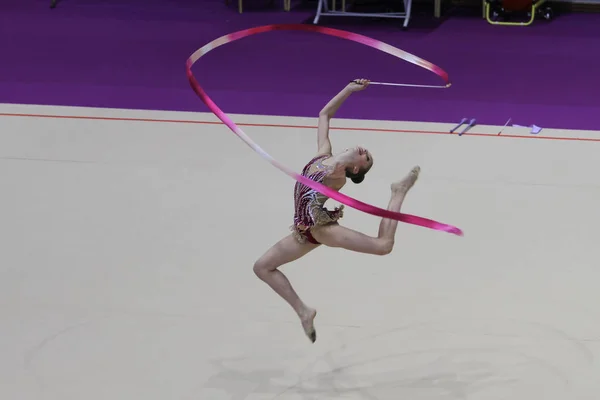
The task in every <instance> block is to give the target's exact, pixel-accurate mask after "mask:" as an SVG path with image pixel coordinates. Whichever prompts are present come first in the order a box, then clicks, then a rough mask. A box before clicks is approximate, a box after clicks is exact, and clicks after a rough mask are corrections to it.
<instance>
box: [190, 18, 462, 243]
mask: <svg viewBox="0 0 600 400" xmlns="http://www.w3.org/2000/svg"><path fill="white" fill-rule="evenodd" d="M275 30H299V31H307V32H317V33H322V34H325V35H329V36H336V37H339V38H341V39H346V40H351V41H353V42H357V43H361V44H364V45H365V46H369V47H373V48H375V49H377V50H380V51H383V52H385V53H388V54H390V55H392V56H394V57H397V58H400V59H403V60H405V61H408V62H411V63H413V64H416V65H418V66H420V67H423V68H425V69H427V70H429V71H431V72H433V73H435V74H436V75H438V76H440V77H441V78H442V79H443V80H444V82H445V83H446V86H450V81H449V79H448V74H447V73H446V72H445V71H444V70H443V69H441V68H440V67H438V66H436V65H434V64H432V63H430V62H429V61H425V60H423V59H421V58H419V57H417V56H415V55H413V54H410V53H407V52H405V51H404V50H400V49H398V48H396V47H393V46H391V45H389V44H386V43H383V42H381V41H379V40H375V39H372V38H369V37H367V36H363V35H359V34H356V33H352V32H347V31H342V30H338V29H332V28H324V27H321V26H316V25H302V24H278V25H265V26H260V27H256V28H251V29H246V30H242V31H239V32H234V33H230V34H228V35H225V36H222V37H220V38H218V39H215V40H213V41H212V42H210V43H207V44H206V45H204V46H203V47H201V48H200V49H198V50H196V51H195V52H194V53H193V54H192V55H191V56H190V57H189V58H188V60H187V62H186V73H187V77H188V79H189V82H190V85H191V87H192V89H193V90H194V92H196V94H197V95H198V96H199V97H200V99H201V100H202V101H203V102H204V104H206V106H207V107H208V108H209V109H210V110H211V111H212V112H213V113H214V114H215V115H216V116H217V117H218V118H219V119H220V120H221V121H222V122H223V123H224V124H225V125H227V126H228V127H229V129H231V131H232V132H233V133H235V134H236V135H237V136H238V137H239V138H240V139H242V140H243V141H244V142H245V143H246V144H247V145H248V146H250V147H251V148H252V149H253V150H254V151H256V152H257V153H258V154H259V155H260V156H261V157H263V158H264V159H265V160H267V161H269V162H270V163H271V164H272V165H274V166H275V167H276V168H278V169H279V170H281V171H282V172H284V173H286V174H287V175H289V176H291V177H292V178H294V179H295V180H297V181H298V182H301V183H303V184H304V185H306V186H308V187H310V188H312V189H314V190H316V191H318V192H320V193H322V194H324V195H326V196H327V197H329V198H332V199H334V200H337V201H339V202H340V203H342V204H345V205H347V206H349V207H352V208H355V209H357V210H360V211H363V212H365V213H368V214H371V215H376V216H379V217H383V218H389V219H393V220H396V221H400V222H405V223H408V224H413V225H418V226H422V227H425V228H430V229H435V230H439V231H444V232H449V233H452V234H455V235H459V236H462V235H463V232H462V231H461V230H460V229H459V228H457V227H455V226H452V225H447V224H443V223H440V222H437V221H433V220H430V219H427V218H422V217H418V216H415V215H409V214H403V213H396V212H392V211H389V210H386V209H383V208H379V207H376V206H373V205H371V204H367V203H363V202H362V201H359V200H356V199H354V198H352V197H349V196H346V195H345V194H342V193H340V192H339V191H337V190H333V189H331V188H329V187H327V186H325V185H323V184H321V183H319V182H315V181H313V180H310V179H308V178H306V177H304V176H302V175H300V174H298V173H296V172H294V171H292V170H291V169H290V168H288V167H286V166H285V165H283V164H281V163H280V162H278V161H277V160H275V159H274V158H273V157H271V156H270V155H269V154H268V153H267V152H266V151H264V150H263V149H262V148H261V147H260V146H259V145H258V144H256V143H255V142H254V141H253V140H252V139H250V137H248V135H246V133H245V132H244V131H242V130H241V129H240V128H239V127H238V126H237V125H236V124H235V123H234V122H233V121H232V120H231V119H230V118H229V117H228V116H227V115H226V114H225V113H224V112H223V111H222V110H221V109H220V108H219V107H218V106H217V105H216V104H215V103H214V102H213V101H212V99H211V98H210V97H208V95H207V94H206V92H205V91H204V89H202V87H201V86H200V84H199V83H198V81H197V80H196V78H195V77H194V74H192V66H193V65H194V64H195V63H196V61H198V59H200V57H202V56H204V55H205V54H206V53H208V52H209V51H211V50H213V49H215V48H217V47H219V46H222V45H224V44H226V43H230V42H233V41H235V40H239V39H242V38H244V37H247V36H251V35H256V34H258V33H264V32H269V31H275Z"/></svg>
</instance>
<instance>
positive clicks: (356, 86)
mask: <svg viewBox="0 0 600 400" xmlns="http://www.w3.org/2000/svg"><path fill="white" fill-rule="evenodd" d="M370 82H371V81H370V80H368V79H355V80H353V81H352V82H350V83H349V84H348V89H350V90H351V91H353V92H359V91H361V90H365V89H366V88H367V86H369V83H370Z"/></svg>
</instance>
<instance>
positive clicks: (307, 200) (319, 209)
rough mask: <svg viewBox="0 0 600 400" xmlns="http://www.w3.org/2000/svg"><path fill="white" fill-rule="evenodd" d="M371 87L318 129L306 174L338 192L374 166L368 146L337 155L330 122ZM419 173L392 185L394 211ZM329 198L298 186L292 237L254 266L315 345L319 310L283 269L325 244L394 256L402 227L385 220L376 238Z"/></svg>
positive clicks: (362, 84) (330, 112)
mask: <svg viewBox="0 0 600 400" xmlns="http://www.w3.org/2000/svg"><path fill="white" fill-rule="evenodd" d="M368 85H369V81H368V80H366V79H357V80H355V81H352V82H351V83H350V84H348V85H347V86H346V87H345V88H344V89H343V90H342V91H341V92H340V93H338V94H337V95H336V96H335V97H334V98H333V99H331V101H330V102H329V103H327V105H326V106H325V107H324V108H323V109H322V110H321V112H320V113H319V124H318V130H317V148H318V150H317V154H316V156H315V157H314V158H313V159H312V160H310V161H309V162H308V164H306V166H305V167H304V169H303V170H302V175H303V176H305V177H307V178H309V179H311V180H314V181H317V182H320V183H322V184H324V185H325V186H328V187H330V188H332V189H334V190H338V191H339V190H340V189H341V188H342V187H343V186H344V185H345V184H346V179H347V178H350V179H351V180H352V182H354V183H360V182H362V181H363V179H364V178H365V174H366V173H367V172H368V171H369V170H370V169H371V167H372V166H373V156H372V155H371V153H370V152H369V151H368V150H366V149H364V148H362V147H355V148H352V149H346V150H345V151H343V152H341V153H338V154H335V155H333V154H332V149H331V142H330V140H329V122H330V120H331V118H333V116H334V115H335V113H336V111H337V110H338V109H339V108H340V106H341V105H342V103H343V102H344V101H345V100H346V99H347V98H348V97H349V96H350V95H351V94H352V93H353V92H358V91H361V90H364V89H365V88H366V87H367V86H368ZM419 172H420V168H419V167H418V166H417V167H414V168H413V169H412V170H411V171H410V172H409V173H408V175H407V176H406V177H404V179H402V180H400V181H398V182H395V183H393V184H392V185H391V192H392V194H391V199H390V202H389V204H388V210H390V211H394V212H400V208H401V206H402V203H403V201H404V197H405V196H406V194H407V193H408V191H409V190H410V188H411V187H412V186H413V185H414V183H415V182H416V180H417V178H418V176H419ZM327 199H328V197H326V196H324V195H323V194H321V193H319V192H317V191H315V190H313V189H311V188H309V187H308V186H306V185H304V184H301V183H300V182H297V183H296V186H295V189H294V203H295V215H294V224H293V225H292V227H291V230H292V233H291V234H290V235H288V236H286V237H284V238H283V239H281V240H280V241H279V242H277V243H276V244H275V245H274V246H273V247H271V248H270V249H269V250H267V252H266V253H265V254H264V255H262V256H261V257H260V258H259V259H258V260H257V261H256V262H255V264H254V272H255V274H256V275H257V276H258V277H259V278H260V279H261V280H263V281H264V282H266V283H267V284H268V285H269V286H270V287H271V288H272V289H273V290H274V291H275V292H276V293H277V294H279V296H281V297H282V298H283V299H284V300H285V301H287V302H288V304H289V305H290V306H292V308H293V309H294V311H296V313H297V314H298V317H299V318H300V321H301V322H302V327H303V329H304V332H305V334H306V335H307V336H308V338H309V339H310V340H311V341H312V342H313V343H314V342H315V340H316V339H317V333H316V330H315V328H314V318H315V316H316V315H317V311H316V310H315V309H314V308H311V307H309V306H307V305H306V304H304V302H303V301H302V300H301V299H300V297H299V296H298V294H296V292H295V290H294V289H293V288H292V285H291V284H290V282H289V280H288V279H287V277H286V276H285V275H284V274H283V273H282V272H281V271H279V270H278V268H279V267H280V266H282V265H284V264H287V263H290V262H292V261H295V260H297V259H299V258H300V257H303V256H304V255H306V254H308V253H309V252H310V251H312V250H314V249H316V248H317V247H319V246H320V245H322V244H323V245H325V246H329V247H341V248H344V249H346V250H351V251H356V252H361V253H367V254H376V255H386V254H389V253H390V252H391V251H392V248H393V247H394V236H395V233H396V227H397V226H398V221H395V220H391V219H386V218H383V219H382V220H381V223H380V225H379V232H378V234H377V236H376V237H372V236H367V235H365V234H363V233H360V232H357V231H354V230H352V229H348V228H345V227H343V226H341V225H340V224H339V223H338V222H337V221H338V220H339V219H340V218H341V217H342V214H343V208H344V206H343V205H342V206H340V207H338V208H336V209H335V210H328V209H327V208H325V205H324V204H325V201H326V200H327Z"/></svg>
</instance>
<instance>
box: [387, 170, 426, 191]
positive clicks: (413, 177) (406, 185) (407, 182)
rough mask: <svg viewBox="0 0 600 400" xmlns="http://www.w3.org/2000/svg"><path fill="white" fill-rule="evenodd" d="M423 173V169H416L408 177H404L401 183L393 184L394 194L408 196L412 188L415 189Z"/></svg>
mask: <svg viewBox="0 0 600 400" xmlns="http://www.w3.org/2000/svg"><path fill="white" fill-rule="evenodd" d="M420 173H421V167H419V166H416V167H414V168H413V169H412V170H411V171H410V172H409V173H408V175H406V176H405V177H404V179H402V180H401V181H398V182H394V183H392V192H394V193H395V194H406V193H407V192H408V191H409V190H410V188H412V187H413V185H414V184H415V182H416V181H417V179H418V178H419V174H420Z"/></svg>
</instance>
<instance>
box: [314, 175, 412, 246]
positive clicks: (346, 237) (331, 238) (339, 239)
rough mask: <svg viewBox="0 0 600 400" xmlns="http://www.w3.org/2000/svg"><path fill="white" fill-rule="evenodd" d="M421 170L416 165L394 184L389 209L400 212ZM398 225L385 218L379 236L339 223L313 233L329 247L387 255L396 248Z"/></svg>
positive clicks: (396, 222)
mask: <svg viewBox="0 0 600 400" xmlns="http://www.w3.org/2000/svg"><path fill="white" fill-rule="evenodd" d="M420 171H421V169H420V168H419V167H415V168H413V169H412V170H411V171H410V173H409V174H408V175H407V176H406V177H404V179H402V180H401V181H399V182H396V183H394V184H392V197H391V199H390V202H389V204H388V210H390V211H393V212H400V208H401V207H402V203H403V202H404V198H405V196H406V194H407V193H408V191H409V190H410V189H411V188H412V186H413V185H414V184H415V182H416V181H417V178H418V177H419V173H420ZM397 227H398V221H396V220H392V219H387V218H383V219H382V220H381V223H380V224H379V233H378V235H377V237H372V236H368V235H365V234H363V233H360V232H357V231H355V230H352V229H348V228H345V227H343V226H341V225H339V224H337V223H336V224H329V225H325V226H320V227H318V228H316V229H314V228H313V229H312V230H311V233H312V235H313V237H314V238H315V239H316V240H317V241H318V242H319V243H322V244H324V245H326V246H329V247H341V248H344V249H346V250H351V251H357V252H360V253H367V254H376V255H385V254H389V253H390V252H391V251H392V249H393V248H394V236H395V235H396V228H397Z"/></svg>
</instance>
